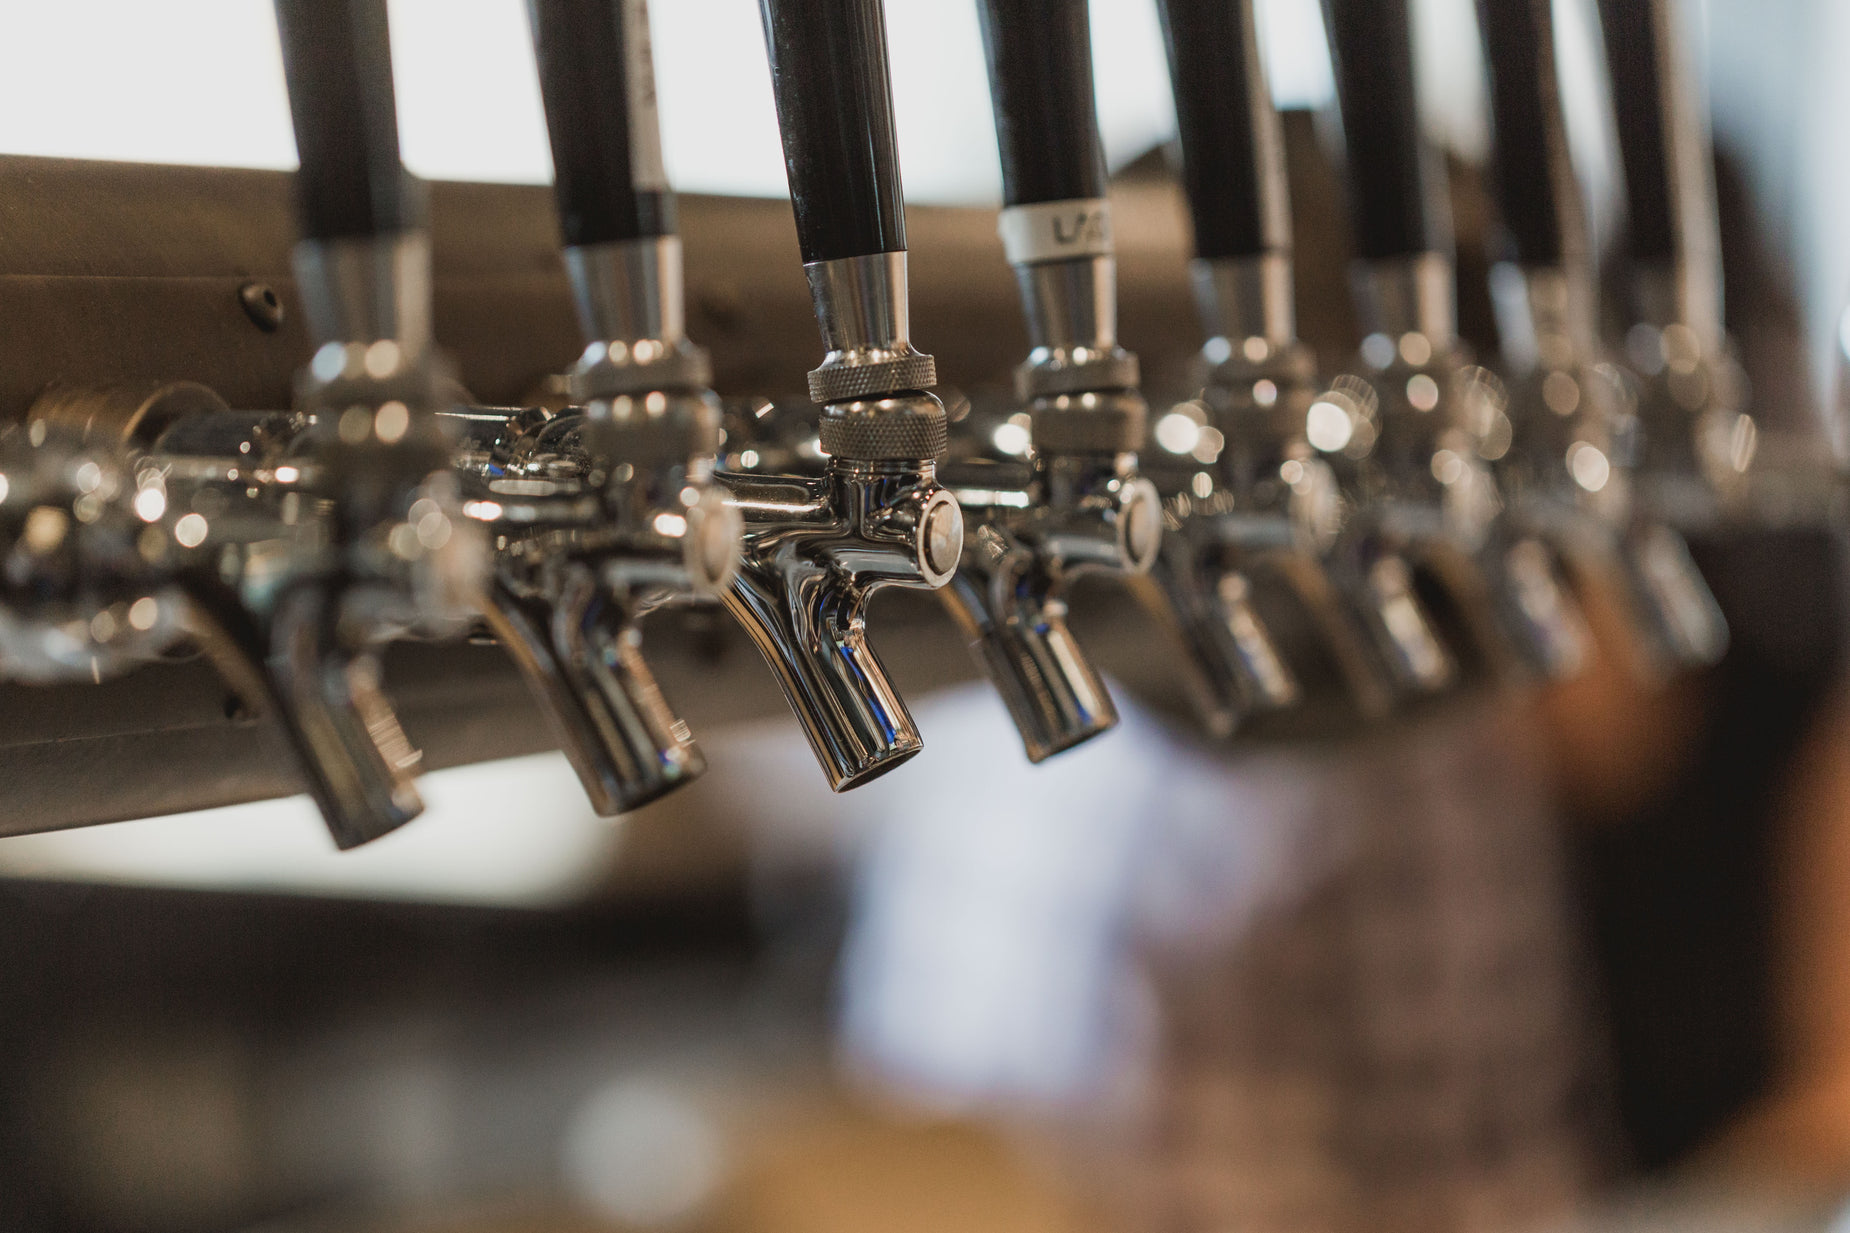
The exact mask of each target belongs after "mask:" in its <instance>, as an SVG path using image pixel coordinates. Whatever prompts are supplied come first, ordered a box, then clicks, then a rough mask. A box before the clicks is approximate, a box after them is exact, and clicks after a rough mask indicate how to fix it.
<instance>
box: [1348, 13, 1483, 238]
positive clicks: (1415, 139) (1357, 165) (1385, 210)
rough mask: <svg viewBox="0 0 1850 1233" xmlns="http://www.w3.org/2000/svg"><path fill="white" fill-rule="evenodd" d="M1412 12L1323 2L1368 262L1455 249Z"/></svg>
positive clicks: (1358, 231) (1358, 234)
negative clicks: (1425, 119) (1419, 87)
mask: <svg viewBox="0 0 1850 1233" xmlns="http://www.w3.org/2000/svg"><path fill="white" fill-rule="evenodd" d="M1409 8H1410V5H1409V0H1323V13H1324V25H1325V27H1326V28H1327V30H1328V32H1329V39H1330V59H1331V64H1332V67H1333V68H1334V69H1335V76H1336V94H1337V98H1338V100H1339V102H1340V105H1341V108H1342V118H1343V144H1344V147H1345V149H1346V151H1347V154H1348V162H1349V191H1350V207H1351V213H1352V215H1353V218H1352V225H1353V227H1354V230H1355V249H1356V256H1357V257H1359V258H1361V259H1362V260H1364V261H1381V260H1388V259H1391V258H1397V257H1415V256H1418V255H1420V254H1422V253H1430V252H1435V251H1448V250H1449V249H1450V247H1451V237H1450V234H1449V232H1450V219H1449V216H1448V213H1447V207H1446V205H1445V203H1444V198H1443V197H1442V196H1440V192H1441V190H1442V189H1443V182H1442V181H1441V179H1440V177H1439V175H1438V173H1437V169H1436V168H1435V167H1434V166H1433V165H1432V164H1433V159H1432V152H1431V150H1430V149H1429V148H1428V147H1427V145H1426V142H1425V140H1424V136H1423V134H1422V133H1421V130H1420V113H1419V104H1418V100H1417V98H1416V95H1415V77H1414V62H1413V24H1412V14H1411V12H1410V11H1409Z"/></svg>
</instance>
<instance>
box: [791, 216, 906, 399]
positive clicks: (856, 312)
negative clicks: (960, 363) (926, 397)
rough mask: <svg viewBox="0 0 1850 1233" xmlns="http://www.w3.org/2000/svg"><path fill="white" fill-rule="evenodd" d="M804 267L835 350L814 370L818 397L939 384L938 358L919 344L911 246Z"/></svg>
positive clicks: (828, 344)
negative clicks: (910, 267)
mask: <svg viewBox="0 0 1850 1233" xmlns="http://www.w3.org/2000/svg"><path fill="white" fill-rule="evenodd" d="M803 272H804V274H806V275H807V276H808V278H809V290H810V298H811V301H812V302H813V304H814V306H815V310H816V322H817V324H818V325H819V326H820V327H821V329H822V346H823V350H824V351H826V352H827V353H828V354H826V355H825V356H823V359H822V364H821V365H820V366H819V367H818V368H816V369H815V370H814V371H813V372H811V373H810V376H809V390H810V397H811V398H813V399H815V400H816V401H817V402H821V403H828V402H838V401H841V400H843V399H847V398H865V397H869V396H872V395H878V394H893V393H901V392H904V391H908V390H924V389H930V388H931V387H932V386H934V385H936V384H937V383H938V373H937V367H936V365H935V364H934V363H933V361H932V358H931V357H930V356H929V355H925V354H923V353H921V352H920V351H918V350H917V349H916V348H914V347H913V345H912V337H911V335H912V329H911V295H910V288H909V286H908V283H907V274H906V254H905V253H903V252H897V253H875V254H873V255H871V256H866V257H846V258H843V259H842V260H839V261H817V262H812V263H811V264H809V265H806V266H804V267H803Z"/></svg>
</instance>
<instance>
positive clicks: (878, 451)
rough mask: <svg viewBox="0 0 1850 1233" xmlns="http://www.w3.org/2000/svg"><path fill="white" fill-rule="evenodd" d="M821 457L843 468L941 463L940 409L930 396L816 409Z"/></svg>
mask: <svg viewBox="0 0 1850 1233" xmlns="http://www.w3.org/2000/svg"><path fill="white" fill-rule="evenodd" d="M819 435H820V438H821V440H820V444H821V446H822V452H823V453H825V454H827V455H829V456H830V457H831V458H840V459H843V460H846V461H849V462H889V461H908V460H913V459H918V460H925V459H930V460H931V461H933V462H936V461H939V460H941V459H942V458H943V457H944V455H945V452H946V450H947V449H948V448H949V445H950V426H949V424H948V422H947V420H946V418H945V414H944V405H943V404H942V403H940V402H939V401H938V400H937V399H936V398H934V397H932V396H931V395H930V394H923V393H919V394H913V395H910V396H908V397H902V398H883V399H880V400H878V401H850V402H837V403H831V404H829V405H827V406H825V407H823V408H822V415H821V420H820V433H819Z"/></svg>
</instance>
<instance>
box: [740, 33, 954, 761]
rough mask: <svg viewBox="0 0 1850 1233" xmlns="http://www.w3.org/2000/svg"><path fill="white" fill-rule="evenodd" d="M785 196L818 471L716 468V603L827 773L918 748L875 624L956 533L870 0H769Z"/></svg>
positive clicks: (949, 567) (945, 551) (941, 417)
mask: <svg viewBox="0 0 1850 1233" xmlns="http://www.w3.org/2000/svg"><path fill="white" fill-rule="evenodd" d="M761 3H762V7H763V14H764V26H765V41H766V44H767V46H768V49H769V53H770V60H771V80H772V86H773V89H774V93H775V95H776V99H777V112H778V121H779V127H780V128H781V130H782V134H783V144H784V159H785V164H786V167H787V169H788V171H789V176H790V197H791V204H792V206H793V208H794V210H795V214H796V224H797V238H798V241H799V244H800V246H801V248H802V254H803V263H804V271H805V273H806V274H807V276H808V278H809V286H810V292H811V295H812V298H813V299H814V302H815V309H816V319H817V322H818V324H819V325H820V327H821V331H822V341H823V346H824V349H825V351H826V353H827V354H826V355H825V356H824V358H823V361H822V364H821V366H820V367H818V368H816V369H815V370H814V371H812V372H811V373H810V374H809V392H810V397H811V398H812V399H814V401H815V402H816V403H817V404H818V405H819V406H820V415H819V429H820V440H821V447H822V450H823V452H824V453H826V454H827V455H828V458H829V463H828V470H827V473H826V474H824V475H822V476H817V477H803V476H794V475H793V476H777V475H760V474H740V473H731V472H721V473H719V474H718V475H717V476H716V478H717V480H718V482H719V483H720V484H721V485H722V486H723V487H724V488H725V490H726V492H727V495H728V501H729V503H730V505H731V506H732V508H733V509H735V510H737V511H738V513H739V515H740V517H741V518H742V519H743V520H744V545H743V557H742V560H741V562H740V565H739V569H738V572H737V574H736V575H735V576H734V577H733V579H732V582H731V584H730V585H729V586H728V588H727V589H726V593H725V603H726V608H727V610H728V611H730V612H731V613H732V614H733V616H734V617H736V618H737V619H738V621H739V623H740V624H741V625H742V626H744V628H745V630H746V632H747V633H748V634H750V635H751V638H752V641H753V642H755V643H756V644H757V646H758V649H759V650H760V651H761V652H762V653H763V655H764V657H765V661H766V662H767V663H768V664H769V665H770V666H771V669H772V671H774V672H775V673H776V674H777V677H778V681H779V683H780V684H781V685H782V686H783V689H784V694H785V697H786V698H787V699H788V700H789V702H790V705H791V708H792V709H793V710H794V711H795V712H796V715H797V718H798V719H799V720H800V721H801V722H802V725H803V729H804V732H805V733H806V734H807V735H808V737H809V740H810V745H811V746H812V747H813V748H814V750H815V752H816V756H817V759H818V760H819V761H820V762H821V763H822V768H823V771H824V772H825V773H826V774H827V776H828V779H829V784H830V786H831V787H832V788H834V789H835V790H836V791H844V790H846V789H848V788H852V787H855V786H856V785H858V784H861V783H865V782H867V781H868V780H870V779H873V778H875V777H876V776H879V775H881V774H884V773H885V772H887V771H890V770H892V769H893V768H894V767H897V766H898V765H900V764H901V763H902V762H904V761H906V760H907V759H908V758H910V757H912V756H913V755H914V754H916V753H917V752H918V751H919V750H920V749H921V748H922V747H923V746H922V742H921V741H920V739H919V734H918V729H917V726H916V725H915V724H914V723H913V721H912V717H911V715H909V714H908V713H907V711H906V708H905V704H904V702H902V701H901V699H900V697H899V694H898V692H897V691H896V690H895V689H894V687H893V684H892V682H891V681H890V680H889V679H888V678H887V675H886V671H885V669H884V668H883V667H882V666H881V664H880V661H879V659H878V657H877V656H876V655H875V654H874V651H873V648H872V647H871V646H869V645H868V642H867V629H866V606H867V601H868V598H869V596H870V595H872V594H873V592H875V591H876V590H878V589H880V588H882V587H891V586H902V587H912V588H922V589H936V588H938V587H942V586H944V585H945V584H946V583H947V582H949V581H950V579H951V576H952V575H953V574H954V573H955V572H956V569H957V561H958V558H959V556H960V555H961V553H962V551H963V518H962V514H961V512H960V511H959V509H958V506H957V502H956V500H955V499H954V498H953V497H952V496H951V494H950V493H949V492H948V491H946V490H945V489H944V487H943V486H942V485H940V484H939V483H938V480H937V464H938V461H939V460H940V459H941V458H942V457H943V456H944V452H945V445H946V431H947V430H946V423H945V412H944V406H943V404H942V403H940V402H939V401H938V399H937V398H936V397H935V396H933V395H932V394H931V393H930V392H929V391H930V388H931V387H932V386H933V385H934V384H936V382H937V368H936V365H935V364H934V363H933V361H932V358H931V357H930V356H929V355H925V354H923V353H922V352H920V351H918V350H917V349H916V348H914V347H913V345H912V343H911V339H910V326H909V320H908V314H909V301H908V298H907V287H906V243H905V240H906V236H905V213H904V205H903V202H902V199H901V195H900V181H899V159H898V153H897V150H896V148H895V144H894V138H893V106H892V90H891V85H890V83H889V81H888V77H887V54H886V25H885V17H884V14H883V11H882V9H881V6H880V3H879V0H761Z"/></svg>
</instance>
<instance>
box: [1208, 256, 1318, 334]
mask: <svg viewBox="0 0 1850 1233" xmlns="http://www.w3.org/2000/svg"><path fill="white" fill-rule="evenodd" d="M1188 274H1189V279H1190V280H1191V281H1192V282H1193V283H1194V287H1195V310H1196V312H1198V313H1199V314H1200V316H1201V324H1202V326H1203V327H1204V328H1205V329H1206V330H1207V334H1208V337H1210V338H1224V339H1227V340H1228V341H1229V343H1230V344H1232V345H1233V346H1234V347H1235V348H1236V349H1237V348H1238V347H1239V345H1240V344H1242V343H1244V342H1245V340H1247V339H1249V338H1257V339H1261V340H1263V341H1264V342H1265V343H1266V344H1268V346H1269V347H1274V348H1276V347H1287V346H1289V345H1291V344H1292V343H1294V342H1296V341H1297V336H1298V314H1297V296H1296V292H1295V291H1294V289H1293V287H1292V284H1291V280H1292V270H1291V258H1290V256H1289V255H1287V254H1284V253H1267V254H1265V255H1264V256H1261V257H1239V258H1220V259H1217V260H1213V261H1203V260H1199V259H1197V260H1195V261H1191V262H1189V266H1188Z"/></svg>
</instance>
